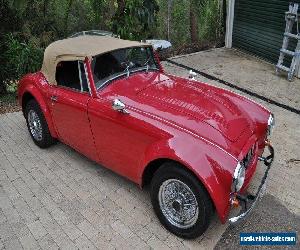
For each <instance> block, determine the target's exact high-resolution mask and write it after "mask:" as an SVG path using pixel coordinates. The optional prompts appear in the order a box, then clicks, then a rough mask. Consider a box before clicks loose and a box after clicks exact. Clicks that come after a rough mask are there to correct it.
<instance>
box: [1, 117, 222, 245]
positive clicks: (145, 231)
mask: <svg viewBox="0 0 300 250" xmlns="http://www.w3.org/2000/svg"><path fill="white" fill-rule="evenodd" d="M0 178H1V179H0V222H1V224H0V237H1V239H0V249H2V248H3V247H5V249H14V250H15V249H22V248H24V249H39V248H42V249H50V248H51V249H58V248H60V249H78V248H79V249H87V248H89V249H90V248H92V249H93V248H99V249H114V248H117V249H132V248H136V249H150V248H154V249H158V248H162V249H168V248H180V249H188V248H201V246H202V247H204V246H206V247H208V248H212V247H213V245H214V244H215V243H216V242H217V240H218V238H219V237H220V235H221V234H222V232H223V231H224V230H225V228H226V226H225V225H221V224H220V223H219V222H218V220H217V218H214V221H213V223H212V225H211V228H210V229H209V230H208V231H207V233H206V234H205V235H204V236H203V237H200V238H198V239H197V240H193V241H184V240H182V239H180V238H177V237H175V236H174V235H172V234H170V233H169V232H168V231H166V230H165V229H164V228H163V227H162V226H161V225H160V223H159V221H158V220H157V219H156V217H155V215H154V212H153V211H152V206H151V203H150V198H149V195H148V192H147V190H140V189H139V188H138V187H137V186H136V185H135V184H133V183H132V182H130V181H128V180H126V179H124V178H122V177H120V176H118V175H116V174H114V173H113V172H111V171H109V170H107V169H105V168H104V167H101V166H99V165H97V164H96V163H94V162H92V161H90V160H88V159H87V158H85V157H84V156H82V155H80V154H79V153H77V152H75V151H74V150H72V149H71V148H70V147H68V146H66V145H63V144H61V143H57V144H56V145H54V146H52V147H51V148H49V149H46V150H42V149H40V148H38V147H37V146H35V145H34V143H33V142H32V140H31V138H30V136H29V133H28V131H27V128H26V123H25V119H24V117H23V116H22V114H21V113H20V112H18V113H8V114H4V115H1V116H0Z"/></svg>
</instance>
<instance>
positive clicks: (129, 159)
mask: <svg viewBox="0 0 300 250" xmlns="http://www.w3.org/2000/svg"><path fill="white" fill-rule="evenodd" d="M18 98H19V102H20V105H21V106H22V109H23V113H24V116H25V119H26V121H27V126H28V130H29V133H30V135H31V137H32V139H33V141H34V143H35V144H36V145H37V146H39V147H41V148H47V147H49V146H51V145H52V144H53V143H54V142H55V141H56V140H59V141H61V142H63V143H65V144H67V145H69V146H71V147H72V148H74V149H75V150H77V151H78V152H80V153H82V154H84V155H85V156H87V157H89V158H90V159H92V160H94V161H96V162H98V163H99V164H101V165H104V166H106V167H108V168H109V169H111V170H113V171H115V172H117V173H118V174H120V175H122V176H125V177H127V178H128V179H130V180H131V181H133V182H135V183H137V184H138V185H139V186H140V187H144V186H145V185H148V184H150V185H151V189H150V190H151V201H152V204H153V208H154V211H155V213H156V214H157V216H158V218H159V220H160V221H161V223H162V224H163V225H164V226H165V227H166V228H167V229H168V230H170V231H171V232H172V233H174V234H176V235H178V236H180V237H183V238H195V237H197V236H199V235H201V234H202V233H203V232H204V231H205V230H206V228H207V227H208V225H209V222H210V218H211V216H212V214H213V213H214V211H216V213H217V214H218V216H219V218H220V220H221V222H222V223H225V222H226V221H227V220H229V221H230V222H231V223H233V224H234V223H237V222H239V221H241V220H242V219H243V218H245V217H246V216H247V215H248V214H249V212H250V211H251V210H252V208H253V207H254V205H255V204H256V202H257V200H258V198H259V197H260V196H261V193H262V190H264V184H265V180H266V178H267V174H268V171H269V169H270V166H271V163H272V161H273V156H274V151H273V148H272V146H271V145H270V143H269V141H268V137H269V135H270V133H271V131H272V129H273V127H274V116H273V114H272V113H270V112H269V111H268V110H267V109H266V108H264V107H262V106H260V105H258V104H257V103H254V102H253V101H251V100H249V99H247V98H245V97H243V96H240V95H237V94H235V93H233V92H230V91H228V90H224V89H221V88H217V87H214V86H211V85H209V84H206V83H202V82H198V81H195V80H193V79H189V78H186V79H185V78H180V77H176V76H173V75H169V74H167V73H164V70H163V68H162V66H161V64H160V62H159V60H158V58H157V56H156V55H155V52H154V51H153V49H152V47H151V45H149V44H146V43H140V42H133V41H126V40H122V39H118V38H113V37H105V36H102V37H101V36H79V37H75V38H68V39H64V40H59V41H56V42H54V43H52V44H51V45H50V46H49V47H47V48H46V50H45V54H44V61H43V66H42V69H41V71H39V72H36V73H31V74H28V75H26V76H24V77H23V78H22V79H21V80H20V83H19V88H18ZM265 148H266V149H268V150H269V151H270V153H269V155H268V156H267V157H263V156H262V154H263V151H264V149H265ZM259 160H260V161H263V163H264V164H265V165H266V167H265V168H266V170H265V175H264V176H263V178H262V181H261V184H260V186H259V187H258V190H257V193H256V194H255V195H249V194H247V192H246V190H247V187H248V186H249V183H250V181H251V178H252V176H253V174H254V173H255V170H256V167H257V163H258V161H259ZM233 206H241V207H242V208H241V212H240V214H239V215H237V216H235V217H232V218H228V217H229V212H230V209H231V207H233Z"/></svg>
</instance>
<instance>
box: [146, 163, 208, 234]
mask: <svg viewBox="0 0 300 250" xmlns="http://www.w3.org/2000/svg"><path fill="white" fill-rule="evenodd" d="M171 179H176V180H179V181H180V182H181V183H184V184H185V185H186V186H188V188H189V189H190V190H191V191H192V193H193V195H194V197H195V198H196V200H197V204H198V216H196V215H195V216H194V222H193V223H194V224H192V225H191V226H190V227H188V228H180V227H178V226H176V225H174V224H172V223H171V222H170V221H169V220H168V219H167V218H166V216H165V215H164V213H163V211H162V209H161V207H160V202H159V195H160V193H159V190H160V187H161V185H162V184H163V183H164V182H165V181H167V180H169V181H172V180H171ZM165 183H166V182H165ZM151 201H152V205H153V208H154V211H155V213H156V215H157V217H158V219H159V220H160V222H161V223H162V224H163V226H164V227H165V228H166V229H168V230H169V231H170V232H172V233H173V234H175V235H177V236H179V237H181V238H186V239H194V238H197V237H198V236H200V235H202V234H203V233H204V232H205V230H206V229H207V227H208V225H209V223H210V219H211V216H212V214H213V211H214V207H213V204H212V201H211V199H210V196H209V194H208V193H207V191H206V189H205V187H204V186H203V185H202V183H201V182H200V181H199V180H198V179H197V178H196V177H195V176H194V175H193V174H192V173H190V172H189V171H187V170H186V169H185V168H184V167H183V166H182V165H180V164H178V163H175V162H167V163H164V164H163V165H162V166H161V167H160V168H159V169H158V170H157V171H156V172H155V174H154V177H153V179H152V181H151ZM172 206H174V202H173V205H172ZM173 208H174V207H173ZM174 209H175V208H174Z"/></svg>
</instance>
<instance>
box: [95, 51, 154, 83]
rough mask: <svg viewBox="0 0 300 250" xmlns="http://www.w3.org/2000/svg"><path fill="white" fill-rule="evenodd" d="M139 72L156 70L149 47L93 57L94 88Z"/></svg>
mask: <svg viewBox="0 0 300 250" xmlns="http://www.w3.org/2000/svg"><path fill="white" fill-rule="evenodd" d="M141 70H145V71H148V70H158V66H157V63H156V61H155V59H154V56H153V52H152V49H151V47H137V48H125V49H119V50H115V51H111V52H108V53H105V54H101V55H98V56H95V57H94V58H93V61H92V71H93V77H94V82H95V85H96V88H97V89H99V88H101V87H103V86H104V85H105V84H106V83H108V82H109V81H110V80H113V79H115V78H118V77H120V76H129V75H130V74H131V73H133V72H137V71H141Z"/></svg>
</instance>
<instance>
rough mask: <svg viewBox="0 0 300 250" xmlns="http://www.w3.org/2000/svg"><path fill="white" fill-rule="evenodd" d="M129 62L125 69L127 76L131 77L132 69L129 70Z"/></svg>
mask: <svg viewBox="0 0 300 250" xmlns="http://www.w3.org/2000/svg"><path fill="white" fill-rule="evenodd" d="M129 67H130V65H129V63H128V64H127V65H126V68H125V69H124V71H126V77H127V78H128V77H129V74H130V71H129Z"/></svg>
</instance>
